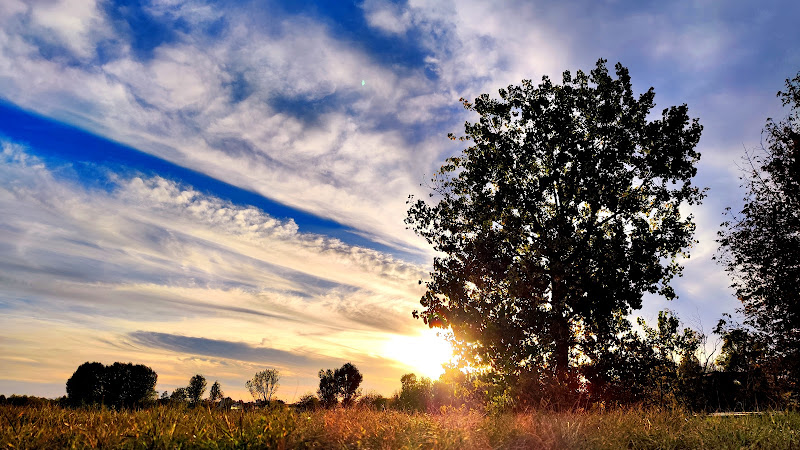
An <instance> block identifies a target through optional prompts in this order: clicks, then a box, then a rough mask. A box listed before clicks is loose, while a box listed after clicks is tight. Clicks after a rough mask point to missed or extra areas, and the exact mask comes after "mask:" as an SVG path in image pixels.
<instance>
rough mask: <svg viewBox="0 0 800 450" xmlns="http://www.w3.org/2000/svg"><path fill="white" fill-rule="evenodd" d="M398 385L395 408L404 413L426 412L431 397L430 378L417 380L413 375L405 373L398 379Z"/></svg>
mask: <svg viewBox="0 0 800 450" xmlns="http://www.w3.org/2000/svg"><path fill="white" fill-rule="evenodd" d="M400 385H401V388H400V394H399V395H398V397H397V402H396V406H397V408H399V409H402V410H405V411H420V412H426V411H427V410H428V408H429V407H430V406H431V401H432V397H433V391H432V383H431V380H430V378H426V377H422V378H420V379H417V376H416V375H414V374H413V373H407V374H405V375H403V376H402V377H400Z"/></svg>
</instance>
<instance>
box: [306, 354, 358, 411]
mask: <svg viewBox="0 0 800 450" xmlns="http://www.w3.org/2000/svg"><path fill="white" fill-rule="evenodd" d="M363 379H364V376H363V375H361V372H360V371H359V370H358V368H357V367H356V366H355V365H353V364H352V363H345V364H344V365H342V367H340V368H338V369H336V370H331V369H327V370H324V369H323V370H320V371H319V389H318V390H317V394H318V395H319V398H320V402H321V403H322V406H324V407H326V408H330V407H332V406H335V405H337V404H338V403H339V400H340V399H341V401H342V405H343V406H349V405H351V404H352V403H353V401H355V400H356V399H357V398H358V396H359V395H360V393H361V390H360V389H359V386H361V381H363Z"/></svg>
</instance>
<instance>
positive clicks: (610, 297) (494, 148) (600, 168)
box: [406, 59, 703, 380]
mask: <svg viewBox="0 0 800 450" xmlns="http://www.w3.org/2000/svg"><path fill="white" fill-rule="evenodd" d="M615 68H616V78H612V77H611V76H610V75H609V73H608V70H607V69H606V66H605V61H604V60H602V59H601V60H599V61H598V62H597V65H596V67H595V68H594V69H593V70H592V71H591V72H590V74H588V75H587V74H585V73H583V72H582V71H578V72H577V74H576V75H575V76H574V77H573V76H572V75H571V74H570V72H565V73H564V75H563V84H562V85H555V84H553V83H552V82H551V81H550V80H549V79H548V78H547V77H544V78H543V79H542V82H541V84H539V85H538V86H534V85H533V84H532V83H531V82H530V81H528V80H523V82H522V85H520V86H509V87H508V88H507V89H501V90H500V99H499V100H498V99H492V98H490V97H489V96H488V95H486V94H484V95H481V96H479V97H478V98H476V99H475V101H474V102H469V101H467V100H464V99H462V102H463V105H464V107H465V108H466V109H468V110H470V111H474V112H476V113H478V115H479V118H478V121H477V122H475V123H469V122H467V123H466V125H465V136H463V137H461V138H460V139H461V140H463V141H471V143H472V144H471V146H469V147H467V148H466V149H465V150H464V151H463V153H462V154H461V155H458V156H455V157H452V158H449V159H447V161H446V163H445V164H444V165H443V166H442V167H441V169H440V170H439V172H438V173H437V174H436V175H435V176H434V178H433V180H432V182H433V192H432V193H431V197H432V198H433V201H434V203H432V204H429V203H426V202H425V201H423V200H417V201H414V199H413V198H411V197H410V198H409V203H410V204H411V206H410V208H409V211H408V217H407V218H406V223H407V224H408V225H409V226H410V227H411V228H413V229H414V231H415V232H416V233H417V234H419V235H421V236H423V237H424V238H425V239H426V240H427V241H428V242H429V243H430V244H432V245H433V247H434V249H435V250H436V251H437V252H441V254H443V256H437V257H435V258H434V263H433V266H434V268H433V272H432V273H431V278H430V280H429V281H427V282H426V287H427V292H426V293H425V295H424V296H423V297H422V299H421V302H420V303H421V305H422V306H423V309H422V311H421V312H417V311H415V312H414V316H415V317H422V319H423V320H424V321H425V322H426V323H427V324H428V325H429V326H432V327H445V328H446V327H449V328H451V329H452V331H453V337H454V347H455V349H456V351H457V352H458V354H459V355H460V357H461V360H462V362H463V363H465V364H468V365H473V366H478V367H487V368H489V369H490V370H491V371H492V372H494V373H495V374H497V375H498V376H500V377H501V378H507V377H511V379H514V378H517V379H518V378H519V377H521V376H526V377H533V378H535V379H546V378H548V377H549V378H550V379H555V380H564V379H567V378H570V376H569V375H570V374H574V370H573V368H574V366H575V356H576V355H578V354H579V353H580V350H581V348H582V347H583V346H585V345H587V343H588V342H594V341H597V340H600V341H603V340H608V339H610V338H611V335H612V334H613V332H614V330H613V329H612V327H611V326H610V325H609V324H610V323H611V322H612V321H613V318H614V316H615V314H621V315H623V316H624V315H627V314H628V313H629V312H630V311H631V309H638V308H640V307H641V305H642V295H643V293H644V292H650V293H660V294H661V295H664V296H665V297H667V298H668V299H672V298H674V297H675V292H674V291H673V289H672V288H671V287H670V286H669V281H670V280H671V279H672V277H674V276H675V275H678V274H680V271H681V269H682V268H681V266H680V265H679V264H678V262H677V260H676V257H677V256H679V255H681V254H682V252H683V250H684V249H685V248H687V247H688V246H690V245H691V244H692V243H693V238H692V236H693V232H694V223H693V221H692V218H691V216H689V217H686V218H684V217H682V216H681V213H680V212H679V206H680V205H681V204H683V203H688V204H696V203H698V202H699V201H700V200H701V199H702V197H703V193H702V190H700V189H698V188H696V187H694V186H693V185H692V183H691V179H692V177H693V176H694V175H695V173H696V168H695V164H696V163H697V161H698V160H699V158H700V154H699V153H697V152H696V151H695V146H696V145H697V142H698V141H699V139H700V134H701V131H702V127H701V126H700V125H699V123H698V121H697V119H694V120H690V119H689V117H688V113H687V111H688V110H687V107H686V105H681V106H677V107H670V108H667V109H664V110H663V111H662V114H661V117H660V118H658V119H655V120H648V115H649V113H650V111H651V109H652V108H653V106H654V102H653V99H654V95H655V94H654V92H653V89H652V88H650V89H649V90H648V91H647V92H645V93H644V94H642V95H640V96H639V97H638V99H637V98H636V97H634V94H633V90H632V87H631V80H630V76H629V74H628V70H627V69H626V68H624V67H622V66H621V65H620V64H617V65H616V66H615ZM450 137H451V139H456V137H455V136H453V135H450ZM573 378H574V377H573Z"/></svg>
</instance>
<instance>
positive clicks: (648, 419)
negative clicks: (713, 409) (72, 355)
mask: <svg viewBox="0 0 800 450" xmlns="http://www.w3.org/2000/svg"><path fill="white" fill-rule="evenodd" d="M0 421H1V422H0V448H4V449H5V448H131V449H137V448H164V449H167V448H170V449H171V448H223V449H227V448H371V449H372V448H374V449H394V448H470V449H472V448H474V449H484V448H504V449H517V448H519V449H528V448H542V449H551V448H554V449H558V448H570V449H572V448H577V449H581V448H586V449H603V448H609V449H611V448H659V449H689V448H737V449H738V448H769V449H772V448H800V413H796V412H790V413H773V414H764V415H760V416H744V417H709V416H694V415H691V414H687V413H684V412H680V411H657V410H647V409H640V408H632V409H621V410H610V411H605V412H584V413H552V412H547V411H534V412H529V413H522V414H502V415H496V416H486V415H483V414H480V413H478V412H474V411H459V410H456V411H449V412H445V413H442V414H431V415H429V414H409V413H404V412H398V411H374V410H370V409H335V410H321V411H314V412H308V413H299V412H293V411H291V410H288V409H276V410H271V411H264V410H261V411H215V410H208V409H203V408H197V409H187V408H174V407H164V406H160V407H155V408H152V409H147V410H142V411H120V412H116V411H110V410H97V409H76V410H72V409H64V408H60V407H56V406H43V407H12V406H0Z"/></svg>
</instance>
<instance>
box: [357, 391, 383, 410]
mask: <svg viewBox="0 0 800 450" xmlns="http://www.w3.org/2000/svg"><path fill="white" fill-rule="evenodd" d="M389 400H390V399H388V398H386V397H384V396H383V395H381V394H379V393H377V392H374V391H371V392H367V393H366V394H364V395H362V396H361V398H359V399H358V405H359V406H363V407H366V408H372V409H375V410H378V411H384V410H386V408H388V407H389V405H390V403H389Z"/></svg>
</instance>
